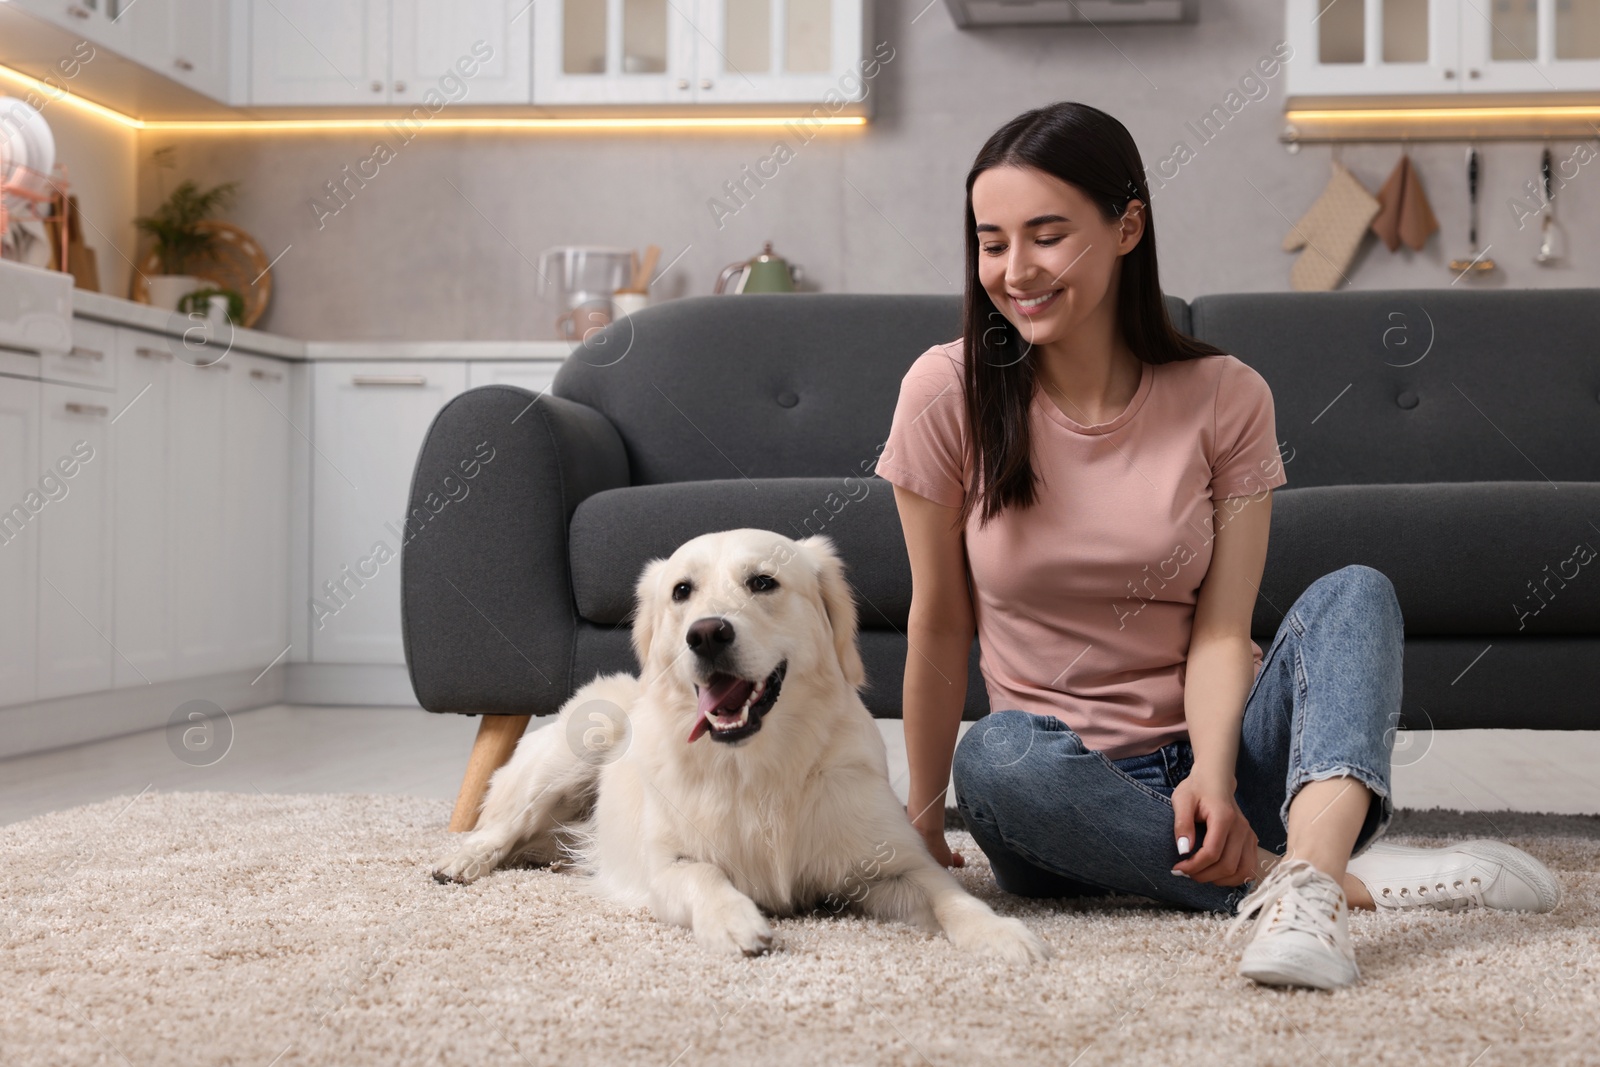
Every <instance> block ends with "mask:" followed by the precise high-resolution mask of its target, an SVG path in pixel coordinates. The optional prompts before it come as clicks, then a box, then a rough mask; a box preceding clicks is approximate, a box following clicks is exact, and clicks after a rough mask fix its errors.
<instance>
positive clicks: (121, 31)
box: [10, 0, 143, 56]
mask: <svg viewBox="0 0 1600 1067" xmlns="http://www.w3.org/2000/svg"><path fill="white" fill-rule="evenodd" d="M10 2H11V3H12V4H13V5H15V6H16V7H18V8H20V9H21V10H23V11H26V12H27V13H28V14H30V15H35V16H37V17H39V18H42V19H44V20H45V21H46V22H53V23H55V24H56V25H57V26H60V27H61V28H63V29H65V30H69V31H71V32H72V33H73V34H74V35H75V36H78V37H82V38H83V39H84V40H86V41H88V42H89V43H90V44H97V45H102V46H104V47H106V48H109V49H111V50H112V51H113V52H120V53H121V54H122V55H125V56H131V55H132V54H133V50H134V21H135V17H134V15H133V14H131V9H133V8H135V7H136V6H138V5H140V4H142V3H143V0H10ZM125 12H127V13H128V14H126V15H125V14H124V13H125Z"/></svg>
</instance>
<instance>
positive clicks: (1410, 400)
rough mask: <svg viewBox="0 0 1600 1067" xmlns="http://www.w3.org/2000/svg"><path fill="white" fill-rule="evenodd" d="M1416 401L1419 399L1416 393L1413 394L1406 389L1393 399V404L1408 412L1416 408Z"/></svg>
mask: <svg viewBox="0 0 1600 1067" xmlns="http://www.w3.org/2000/svg"><path fill="white" fill-rule="evenodd" d="M1418 399H1419V398H1418V397H1417V394H1416V393H1413V392H1412V391H1411V390H1409V389H1407V390H1406V391H1405V392H1403V393H1401V394H1400V395H1399V396H1397V397H1395V403H1396V404H1399V405H1400V406H1401V407H1403V408H1405V409H1406V410H1407V411H1410V410H1411V409H1412V408H1414V407H1416V406H1417V401H1418Z"/></svg>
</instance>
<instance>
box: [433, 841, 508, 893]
mask: <svg viewBox="0 0 1600 1067" xmlns="http://www.w3.org/2000/svg"><path fill="white" fill-rule="evenodd" d="M502 858H504V850H503V849H499V848H496V847H494V846H493V845H491V844H488V843H486V842H481V841H480V842H474V841H471V840H468V841H467V842H466V843H465V844H463V845H462V846H461V848H460V849H458V850H457V851H456V852H455V854H454V855H452V856H451V857H450V858H449V859H447V860H445V861H443V862H442V863H440V864H439V865H438V866H437V867H435V868H434V869H433V880H434V881H435V882H439V883H440V884H446V883H449V882H457V883H459V884H461V885H468V884H470V883H472V882H475V881H477V880H478V879H479V878H482V877H483V876H484V875H486V874H488V873H489V872H490V871H492V870H494V869H495V866H496V865H497V864H499V862H500V860H501V859H502Z"/></svg>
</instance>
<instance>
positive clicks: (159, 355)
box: [133, 348, 172, 359]
mask: <svg viewBox="0 0 1600 1067" xmlns="http://www.w3.org/2000/svg"><path fill="white" fill-rule="evenodd" d="M133 354H134V355H136V356H138V357H139V358H140V359H171V358H172V353H171V352H163V351H162V350H161V349H159V348H135V349H134V350H133Z"/></svg>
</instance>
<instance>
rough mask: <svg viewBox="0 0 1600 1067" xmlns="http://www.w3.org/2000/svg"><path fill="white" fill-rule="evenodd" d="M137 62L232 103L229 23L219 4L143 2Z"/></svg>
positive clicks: (226, 8) (137, 20) (137, 23)
mask: <svg viewBox="0 0 1600 1067" xmlns="http://www.w3.org/2000/svg"><path fill="white" fill-rule="evenodd" d="M138 3H139V7H138V10H137V13H136V14H130V15H129V16H128V17H129V18H130V19H133V24H134V39H133V58H134V59H136V60H138V61H139V62H140V63H143V64H144V65H145V66H147V67H149V68H150V69H151V70H154V71H156V72H157V73H159V74H163V75H165V76H167V77H168V78H171V79H172V80H173V81H176V82H181V83H183V84H184V85H187V86H188V87H189V88H191V89H194V90H195V91H197V92H201V93H204V94H205V95H207V96H209V97H211V98H212V99H213V100H226V99H227V98H228V40H229V38H228V31H229V24H228V18H229V15H230V10H231V5H229V4H225V3H216V2H214V0H138Z"/></svg>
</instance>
